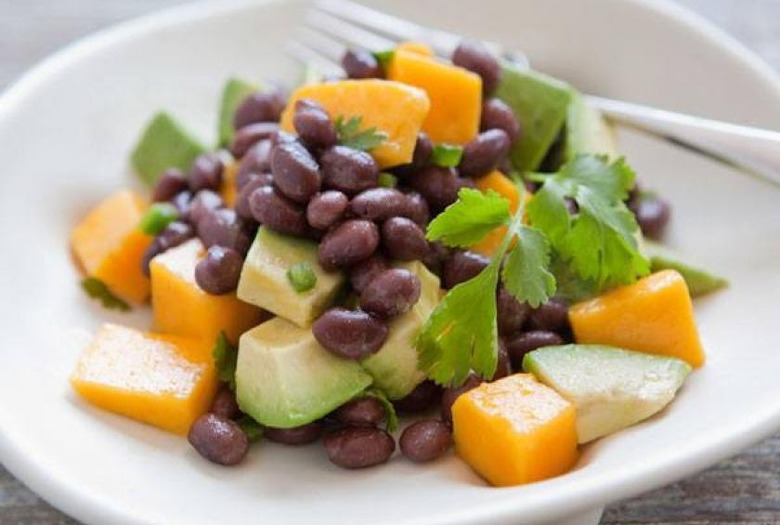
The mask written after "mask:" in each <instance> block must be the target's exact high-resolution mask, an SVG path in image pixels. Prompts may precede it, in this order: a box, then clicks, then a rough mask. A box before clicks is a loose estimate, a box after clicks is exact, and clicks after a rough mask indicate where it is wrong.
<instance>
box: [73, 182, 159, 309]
mask: <svg viewBox="0 0 780 525" xmlns="http://www.w3.org/2000/svg"><path fill="white" fill-rule="evenodd" d="M146 207H147V203H146V201H145V200H144V199H143V198H142V197H141V196H140V195H138V194H136V193H134V192H132V191H130V190H123V191H119V192H117V193H114V194H113V195H111V196H110V197H108V198H107V199H105V200H104V201H103V202H101V203H100V204H98V205H97V207H95V208H94V209H93V210H92V211H90V212H89V214H88V215H87V216H86V217H85V218H84V220H82V221H81V222H80V223H79V224H78V226H76V228H75V229H74V230H73V232H72V233H71V237H70V245H71V248H72V250H73V253H74V255H75V256H76V259H77V260H78V262H79V264H80V265H81V267H82V269H83V270H84V272H85V273H86V274H87V275H89V276H90V277H94V278H96V279H100V280H101V281H103V283H105V285H106V286H107V287H108V288H109V290H111V292H112V293H114V294H116V295H117V296H119V297H121V298H122V299H124V300H126V301H130V302H133V303H142V302H144V301H146V300H147V299H148V298H149V279H148V278H147V277H146V276H145V275H144V274H143V272H142V271H141V259H142V258H143V256H144V252H145V251H146V249H147V248H148V247H149V245H150V244H151V243H152V238H151V237H150V236H149V235H146V234H145V233H143V232H142V231H140V230H139V229H138V223H139V221H140V220H141V216H142V215H143V214H144V211H145V210H146Z"/></svg>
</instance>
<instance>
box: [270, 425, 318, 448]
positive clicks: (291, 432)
mask: <svg viewBox="0 0 780 525" xmlns="http://www.w3.org/2000/svg"><path fill="white" fill-rule="evenodd" d="M320 436H322V424H321V423H318V422H317V421H315V422H313V423H309V424H307V425H302V426H300V427H294V428H273V427H266V428H265V430H264V431H263V437H265V438H266V439H268V440H269V441H273V442H275V443H281V444H283V445H305V444H307V443H313V442H315V441H317V440H318V439H320Z"/></svg>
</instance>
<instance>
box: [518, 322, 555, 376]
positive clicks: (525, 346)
mask: <svg viewBox="0 0 780 525" xmlns="http://www.w3.org/2000/svg"><path fill="white" fill-rule="evenodd" d="M563 343H564V341H563V338H562V337H561V336H560V335H558V334H556V333H555V332H548V331H546V330H532V331H530V332H524V333H521V334H517V335H515V336H513V337H511V338H509V339H507V341H506V349H507V352H509V359H510V361H511V362H512V367H513V368H514V369H515V370H522V368H523V356H525V354H527V353H528V352H531V351H533V350H536V349H537V348H542V347H543V346H555V345H562V344H563Z"/></svg>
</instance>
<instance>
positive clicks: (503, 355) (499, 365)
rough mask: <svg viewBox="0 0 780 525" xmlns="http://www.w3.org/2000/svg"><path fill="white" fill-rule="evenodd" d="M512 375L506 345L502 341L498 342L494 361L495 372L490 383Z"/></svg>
mask: <svg viewBox="0 0 780 525" xmlns="http://www.w3.org/2000/svg"><path fill="white" fill-rule="evenodd" d="M511 374H512V361H511V360H510V358H509V350H507V347H506V343H504V340H503V339H500V338H499V340H498V354H497V360H496V371H495V372H494V373H493V377H491V378H490V380H491V381H495V380H497V379H501V378H502V377H506V376H508V375H511Z"/></svg>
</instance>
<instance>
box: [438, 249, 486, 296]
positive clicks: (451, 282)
mask: <svg viewBox="0 0 780 525" xmlns="http://www.w3.org/2000/svg"><path fill="white" fill-rule="evenodd" d="M488 264H490V259H489V258H488V257H485V256H484V255H480V254H478V253H475V252H470V251H456V252H452V254H451V255H450V256H449V257H448V258H447V259H446V260H445V261H444V267H443V268H442V287H443V288H446V289H448V290H449V289H450V288H454V287H455V285H457V284H460V283H462V282H465V281H468V280H469V279H471V278H472V277H476V276H477V274H478V273H479V272H481V271H482V270H484V269H485V268H487V265H488Z"/></svg>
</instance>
